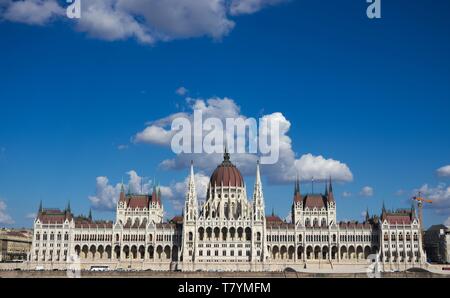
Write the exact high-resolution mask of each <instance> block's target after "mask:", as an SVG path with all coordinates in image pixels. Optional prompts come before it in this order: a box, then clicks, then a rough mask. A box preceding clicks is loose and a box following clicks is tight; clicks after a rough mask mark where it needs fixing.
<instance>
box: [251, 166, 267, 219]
mask: <svg viewBox="0 0 450 298" xmlns="http://www.w3.org/2000/svg"><path fill="white" fill-rule="evenodd" d="M253 208H254V210H253V212H254V214H255V218H256V219H257V220H262V219H263V218H265V212H264V209H265V206H264V194H263V190H262V182H261V173H260V170H259V160H258V161H257V163H256V177H255V187H254V189H253Z"/></svg>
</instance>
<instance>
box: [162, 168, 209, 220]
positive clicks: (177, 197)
mask: <svg viewBox="0 0 450 298" xmlns="http://www.w3.org/2000/svg"><path fill="white" fill-rule="evenodd" d="M194 180H195V189H196V191H197V197H198V201H199V205H201V204H202V202H204V201H205V199H206V193H207V190H208V183H209V177H208V176H206V175H204V174H203V173H195V176H194ZM188 185H189V176H187V177H186V179H185V180H184V181H181V182H176V183H172V184H171V185H170V187H168V188H169V189H170V190H171V193H172V196H170V197H168V199H169V201H170V202H171V204H172V207H173V209H174V210H175V211H178V212H179V211H181V210H182V209H183V206H184V201H185V199H186V197H185V196H186V192H187V188H188Z"/></svg>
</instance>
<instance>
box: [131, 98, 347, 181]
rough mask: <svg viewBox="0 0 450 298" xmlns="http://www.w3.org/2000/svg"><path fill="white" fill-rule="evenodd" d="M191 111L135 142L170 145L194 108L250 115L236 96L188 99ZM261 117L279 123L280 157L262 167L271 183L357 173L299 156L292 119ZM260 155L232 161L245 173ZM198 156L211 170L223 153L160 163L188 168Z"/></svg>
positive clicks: (151, 127) (155, 125)
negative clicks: (291, 131) (294, 146)
mask: <svg viewBox="0 0 450 298" xmlns="http://www.w3.org/2000/svg"><path fill="white" fill-rule="evenodd" d="M187 104H188V110H189V112H184V113H175V114H172V115H169V116H167V117H165V118H162V119H159V120H156V121H153V122H150V123H148V126H147V127H146V128H145V129H144V130H143V131H141V132H138V133H137V134H136V135H135V136H134V138H133V139H134V142H135V143H149V144H157V145H163V146H167V147H170V143H171V138H172V136H173V135H174V134H175V132H173V131H171V127H170V126H171V122H172V120H173V119H175V118H176V117H185V118H187V119H189V120H190V121H191V123H192V121H193V111H194V110H201V111H202V112H203V119H206V118H208V117H215V118H219V119H221V120H222V121H223V122H225V119H226V118H234V119H236V118H241V119H244V120H245V119H247V116H245V115H243V114H242V113H241V108H240V107H239V106H238V105H237V104H236V102H235V101H234V100H233V99H230V98H227V97H224V98H218V97H213V98H210V99H207V100H204V99H193V98H188V99H187ZM261 121H263V122H264V121H277V122H278V124H279V128H280V130H279V133H280V147H279V152H280V154H279V156H280V157H279V161H278V162H277V163H275V164H273V165H262V168H261V171H262V174H263V175H264V176H266V177H267V178H268V181H269V182H270V183H275V184H277V183H286V182H290V181H293V180H294V179H295V177H296V175H297V173H299V174H300V178H301V179H303V180H310V179H311V178H313V177H314V179H315V180H326V179H328V178H329V177H332V179H333V180H339V181H352V180H353V174H352V173H351V171H350V169H349V167H348V166H347V165H346V164H345V163H342V162H340V161H338V160H334V159H331V158H325V157H323V156H321V155H319V156H315V155H313V154H310V153H308V154H304V155H302V156H301V157H300V158H298V159H297V158H296V156H295V152H294V151H293V149H292V140H291V138H290V137H289V136H288V133H289V129H290V127H291V123H290V122H289V121H288V120H287V119H286V118H285V117H284V115H283V114H282V113H280V112H275V113H272V114H268V115H264V116H262V117H261ZM257 159H258V157H257V156H256V155H254V154H247V153H246V154H232V161H233V162H234V163H235V164H236V165H237V166H238V167H239V169H240V170H241V172H242V173H243V174H244V175H253V174H254V173H255V168H256V161H257ZM191 160H194V161H195V165H196V167H197V168H199V169H200V170H203V171H204V172H207V173H211V172H212V171H213V170H214V168H215V167H216V166H217V164H219V163H220V162H221V161H222V155H221V154H184V153H182V154H179V155H177V156H175V157H174V158H172V159H166V160H164V161H162V162H161V163H160V166H161V167H162V168H163V169H166V170H173V169H178V170H179V169H186V168H188V167H189V164H190V161H191Z"/></svg>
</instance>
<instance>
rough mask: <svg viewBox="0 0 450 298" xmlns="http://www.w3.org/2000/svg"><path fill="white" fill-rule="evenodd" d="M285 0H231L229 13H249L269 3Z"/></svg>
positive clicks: (284, 0)
mask: <svg viewBox="0 0 450 298" xmlns="http://www.w3.org/2000/svg"><path fill="white" fill-rule="evenodd" d="M286 1H287V0H232V1H231V4H230V13H231V14H232V15H240V14H251V13H254V12H256V11H259V10H261V9H262V8H264V7H266V6H269V5H276V4H279V3H281V2H286Z"/></svg>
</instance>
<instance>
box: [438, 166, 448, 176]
mask: <svg viewBox="0 0 450 298" xmlns="http://www.w3.org/2000/svg"><path fill="white" fill-rule="evenodd" d="M436 172H437V174H438V176H439V177H450V165H447V166H443V167H441V168H439V169H437V170H436Z"/></svg>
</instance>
